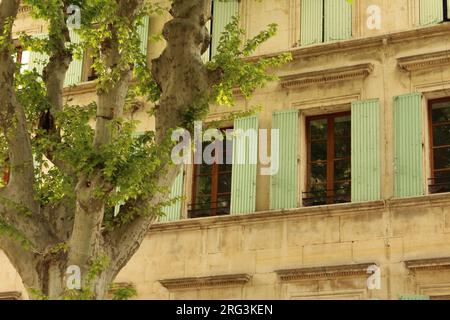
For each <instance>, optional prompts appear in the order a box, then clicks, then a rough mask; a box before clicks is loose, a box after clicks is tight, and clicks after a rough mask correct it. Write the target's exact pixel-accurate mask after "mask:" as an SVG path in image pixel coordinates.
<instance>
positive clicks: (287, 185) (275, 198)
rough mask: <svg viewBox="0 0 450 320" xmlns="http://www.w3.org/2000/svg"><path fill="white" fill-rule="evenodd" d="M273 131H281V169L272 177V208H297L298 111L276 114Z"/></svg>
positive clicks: (274, 115) (273, 119)
mask: <svg viewBox="0 0 450 320" xmlns="http://www.w3.org/2000/svg"><path fill="white" fill-rule="evenodd" d="M272 129H276V130H279V131H278V132H279V167H278V172H277V173H276V174H275V175H272V176H271V189H270V208H271V209H273V210H275V209H291V208H295V207H297V198H298V174H297V155H298V141H299V139H298V110H288V111H279V112H274V114H273V117H272ZM272 139H273V137H272ZM273 152H274V151H273V150H272V160H273Z"/></svg>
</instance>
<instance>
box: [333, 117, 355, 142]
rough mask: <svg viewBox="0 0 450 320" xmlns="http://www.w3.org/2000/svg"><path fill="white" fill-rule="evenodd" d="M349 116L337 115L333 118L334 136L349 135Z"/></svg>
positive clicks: (350, 128)
mask: <svg viewBox="0 0 450 320" xmlns="http://www.w3.org/2000/svg"><path fill="white" fill-rule="evenodd" d="M350 119H351V117H350V116H344V117H338V118H335V119H334V136H335V138H336V137H349V136H350V134H351V130H352V127H351V123H350Z"/></svg>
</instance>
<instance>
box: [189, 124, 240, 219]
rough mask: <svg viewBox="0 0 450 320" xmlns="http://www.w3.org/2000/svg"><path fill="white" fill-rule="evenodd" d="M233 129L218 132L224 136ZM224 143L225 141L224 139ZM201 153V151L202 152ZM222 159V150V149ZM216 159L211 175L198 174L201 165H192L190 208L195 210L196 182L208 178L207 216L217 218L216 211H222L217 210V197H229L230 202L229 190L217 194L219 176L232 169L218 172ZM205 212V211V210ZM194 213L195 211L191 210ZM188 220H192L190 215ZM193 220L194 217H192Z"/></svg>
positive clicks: (228, 172) (228, 128) (221, 129)
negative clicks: (209, 185)
mask: <svg viewBox="0 0 450 320" xmlns="http://www.w3.org/2000/svg"><path fill="white" fill-rule="evenodd" d="M232 129H233V127H226V128H220V129H219V130H220V131H222V132H223V133H224V134H225V132H226V131H227V130H232ZM224 141H226V138H224ZM223 147H224V148H226V143H224V144H223ZM202 152H203V150H202ZM222 157H223V149H222ZM217 158H218V155H216V162H214V163H213V164H212V170H211V174H198V172H199V170H200V166H201V164H194V166H193V178H192V203H191V205H190V206H191V207H193V208H195V207H196V205H197V182H198V177H200V176H210V177H211V193H210V200H211V201H210V208H209V210H210V213H209V215H208V216H211V217H212V216H217V215H218V209H222V208H218V207H217V203H218V197H219V196H229V197H230V201H231V189H230V192H222V193H219V192H218V191H219V190H218V189H219V176H220V175H222V174H230V175H231V174H232V171H233V169H231V171H225V172H219V165H220V164H218V163H217ZM223 160H224V161H226V157H223ZM205 210H206V209H205ZM193 211H195V210H193ZM188 218H192V217H191V216H190V215H189V217H188ZM194 218H195V217H194Z"/></svg>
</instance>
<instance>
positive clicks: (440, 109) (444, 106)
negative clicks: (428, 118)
mask: <svg viewBox="0 0 450 320" xmlns="http://www.w3.org/2000/svg"><path fill="white" fill-rule="evenodd" d="M432 119H433V123H434V122H443V121H450V101H446V102H441V103H435V104H433V107H432Z"/></svg>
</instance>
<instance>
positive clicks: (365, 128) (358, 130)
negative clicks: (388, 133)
mask: <svg viewBox="0 0 450 320" xmlns="http://www.w3.org/2000/svg"><path fill="white" fill-rule="evenodd" d="M351 140H352V202H365V201H372V200H379V199H380V196H381V194H380V177H381V167H380V166H381V163H380V102H379V100H368V101H357V102H354V103H352V139H351Z"/></svg>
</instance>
